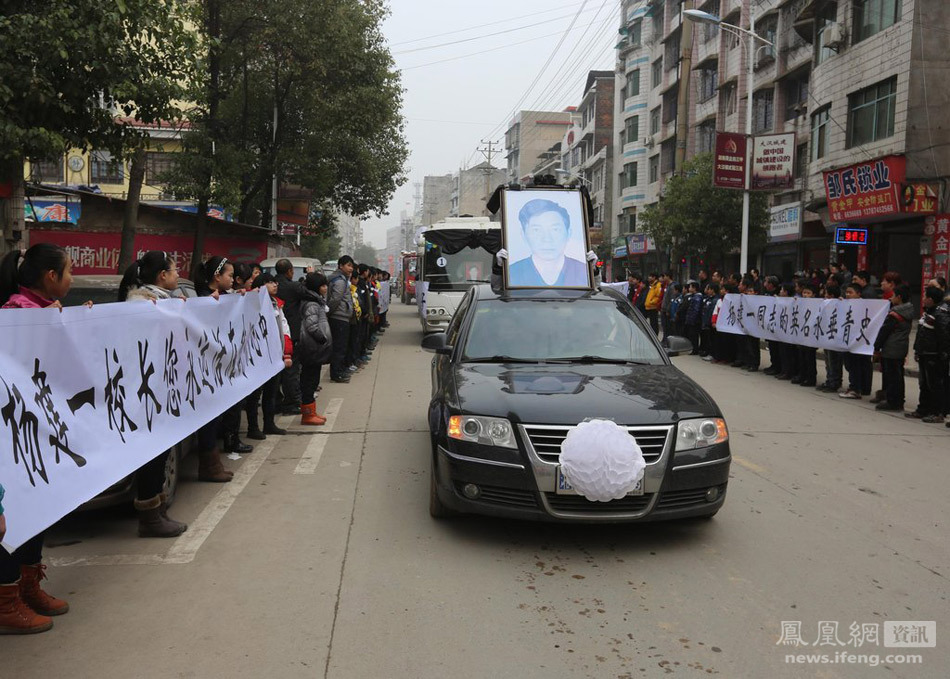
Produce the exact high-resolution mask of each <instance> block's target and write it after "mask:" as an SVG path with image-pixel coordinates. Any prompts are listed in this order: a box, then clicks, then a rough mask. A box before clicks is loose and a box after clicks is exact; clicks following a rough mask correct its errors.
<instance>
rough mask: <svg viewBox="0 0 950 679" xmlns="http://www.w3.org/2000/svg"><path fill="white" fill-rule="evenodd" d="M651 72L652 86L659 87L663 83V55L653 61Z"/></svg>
mask: <svg viewBox="0 0 950 679" xmlns="http://www.w3.org/2000/svg"><path fill="white" fill-rule="evenodd" d="M651 73H652V79H651V83H652V85H651V86H652V87H659V86H660V85H662V84H663V57H660V58H659V59H657V60H656V61H654V62H653V69H652V71H651Z"/></svg>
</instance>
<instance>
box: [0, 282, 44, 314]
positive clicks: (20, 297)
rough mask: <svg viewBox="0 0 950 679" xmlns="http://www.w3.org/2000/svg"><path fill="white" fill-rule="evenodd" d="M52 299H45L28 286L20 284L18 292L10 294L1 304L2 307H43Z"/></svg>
mask: <svg viewBox="0 0 950 679" xmlns="http://www.w3.org/2000/svg"><path fill="white" fill-rule="evenodd" d="M52 303H53V300H50V299H46V298H45V297H43V296H42V295H38V294H36V293H35V292H33V291H32V290H30V289H28V288H24V287H23V286H22V285H21V286H20V292H16V293H14V294H12V295H10V299H8V300H7V303H6V304H4V305H3V307H0V308H3V309H45V308H46V307H48V306H49V305H50V304H52Z"/></svg>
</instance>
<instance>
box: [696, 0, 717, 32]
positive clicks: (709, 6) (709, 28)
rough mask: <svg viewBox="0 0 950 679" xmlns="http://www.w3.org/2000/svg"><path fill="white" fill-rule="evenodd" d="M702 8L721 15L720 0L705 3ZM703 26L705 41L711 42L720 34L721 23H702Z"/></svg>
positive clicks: (715, 14)
mask: <svg viewBox="0 0 950 679" xmlns="http://www.w3.org/2000/svg"><path fill="white" fill-rule="evenodd" d="M700 9H702V10H703V11H704V12H709V13H710V14H712V15H714V16H719V0H713V1H712V2H708V3H706V4H705V5H703V6H702V7H701V8H700ZM701 25H702V27H703V42H709V41H710V40H712V39H713V38H715V37H717V36H718V35H719V24H706V23H704V24H701Z"/></svg>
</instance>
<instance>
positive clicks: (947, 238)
mask: <svg viewBox="0 0 950 679" xmlns="http://www.w3.org/2000/svg"><path fill="white" fill-rule="evenodd" d="M923 239H924V242H925V244H926V245H927V248H926V249H927V250H929V254H925V255H923V256H922V257H921V262H920V263H921V276H920V278H921V284H922V285H923V286H926V285H927V281H929V280H930V279H931V278H936V277H938V276H942V277H943V278H947V277H948V276H950V215H933V216H932V217H927V218H926V220H925V221H924V236H923Z"/></svg>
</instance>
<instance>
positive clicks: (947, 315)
mask: <svg viewBox="0 0 950 679" xmlns="http://www.w3.org/2000/svg"><path fill="white" fill-rule="evenodd" d="M627 282H628V284H629V287H628V298H629V300H630V302H631V303H632V304H633V305H634V306H635V307H637V308H638V309H639V310H640V312H641V313H642V314H643V316H644V317H645V318H646V320H647V321H648V323H649V324H650V326H651V327H652V328H653V330H654V332H656V333H657V334H658V335H659V334H660V331H661V329H662V333H663V335H664V336H668V335H678V336H683V337H686V338H688V339H689V340H690V342H691V343H692V345H693V350H692V353H693V354H694V355H698V356H700V357H702V359H703V360H705V361H709V362H712V363H717V364H722V365H728V366H731V367H733V368H737V369H742V370H745V371H747V372H759V371H760V370H761V372H762V373H764V374H766V375H771V376H774V377H775V378H776V379H777V380H780V381H786V382H789V383H790V384H793V385H800V386H803V387H812V388H814V389H816V390H818V391H822V392H829V393H836V394H837V395H838V396H839V397H840V398H843V399H852V400H860V399H862V398H866V397H869V399H870V402H871V403H873V404H875V408H876V409H877V410H882V411H903V410H904V402H905V386H904V377H905V366H906V364H907V359H908V356H909V355H910V351H911V349H912V350H913V357H914V360H915V361H916V362H917V364H918V374H919V388H920V398H919V402H918V406H917V407H916V408H915V409H914V410H913V411H909V412H906V413H905V415H906V416H907V417H909V418H914V419H920V420H922V421H923V422H926V423H928V424H935V423H942V422H945V420H946V416H947V414H948V410H950V295H948V291H947V283H946V280H944V279H943V278H935V279H933V280H930V281H928V283H927V286H926V288H925V291H924V295H923V298H922V300H921V308H920V314H919V315H918V314H917V313H916V312H915V307H914V305H913V304H912V302H911V297H912V293H911V288H910V286H909V285H907V284H906V283H905V282H904V281H903V280H902V278H901V276H900V274H899V273H897V272H895V271H888V272H885V273H884V274H883V275H882V276H881V277H880V281H879V283H878V282H877V281H875V279H874V278H873V277H872V275H871V274H870V273H868V272H867V271H857V272H854V273H852V272H851V271H849V270H848V269H847V267H846V266H844V265H843V264H837V263H834V264H832V265H831V266H830V267H829V268H828V269H827V270H824V269H816V270H809V271H801V272H798V273H796V274H795V275H794V276H792V278H791V280H788V281H781V280H780V279H779V278H778V277H777V276H762V275H760V273H759V271H758V270H757V269H752V270H751V271H749V272H748V273H746V274H744V275H742V274H738V273H732V274H729V275H727V276H723V274H722V273H721V272H719V271H712V272H711V273H710V272H708V271H706V270H700V271H699V274H698V276H697V277H696V278H695V279H689V280H686V281H684V282H677V281H675V280H674V274H673V273H672V272H665V273H663V274H656V273H650V274H649V275H647V277H646V278H643V276H642V275H641V274H639V273H637V272H630V273H628V275H627ZM727 294H744V295H767V296H779V297H802V298H809V297H817V298H822V299H884V300H887V301H888V302H889V303H890V310H889V313H888V315H887V317H886V319H885V321H884V324H883V326H882V327H881V330H880V332H879V333H878V335H877V337H876V338H875V341H874V354H873V355H872V356H869V355H863V354H856V353H848V352H842V351H833V350H829V349H822V350H821V351H822V353H823V360H824V364H825V379H824V381H822V382H820V383H819V381H818V365H817V363H818V350H817V349H815V348H813V347H806V346H801V345H796V344H789V343H786V342H777V341H768V342H767V352H768V356H769V365H768V367H766V368H764V369H762V368H761V358H762V345H761V340H760V339H759V338H756V337H751V336H745V335H735V334H731V333H725V332H718V331H717V330H716V322H717V320H718V315H719V312H720V310H721V309H722V300H723V298H724V297H725V296H726V295H727ZM915 320H916V321H917V322H916V328H917V331H916V335H915V339H914V342H913V346H911V342H910V337H911V335H912V329H913V326H914V321H915ZM875 362H877V363H879V365H880V372H881V388H880V389H877V390H874V389H873V386H872V382H873V375H874V363H875ZM947 426H948V427H950V423H947Z"/></svg>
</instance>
